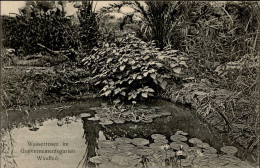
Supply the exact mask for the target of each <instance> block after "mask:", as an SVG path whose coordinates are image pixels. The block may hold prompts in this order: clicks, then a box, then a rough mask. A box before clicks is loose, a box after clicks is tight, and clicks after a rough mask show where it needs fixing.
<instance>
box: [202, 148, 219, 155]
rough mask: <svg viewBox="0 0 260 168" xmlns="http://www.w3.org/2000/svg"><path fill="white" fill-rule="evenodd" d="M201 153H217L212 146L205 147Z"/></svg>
mask: <svg viewBox="0 0 260 168" xmlns="http://www.w3.org/2000/svg"><path fill="white" fill-rule="evenodd" d="M203 153H205V154H216V153H217V149H215V148H213V147H211V146H210V147H206V148H205V149H203Z"/></svg>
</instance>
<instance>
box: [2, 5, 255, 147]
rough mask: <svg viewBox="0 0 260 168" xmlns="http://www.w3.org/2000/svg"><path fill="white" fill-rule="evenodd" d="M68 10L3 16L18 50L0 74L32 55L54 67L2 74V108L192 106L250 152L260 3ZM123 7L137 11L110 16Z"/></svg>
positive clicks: (8, 44) (37, 8)
mask: <svg viewBox="0 0 260 168" xmlns="http://www.w3.org/2000/svg"><path fill="white" fill-rule="evenodd" d="M71 3H73V2H71ZM65 5H66V3H65V2H59V3H54V2H47V1H46V2H40V1H37V2H28V3H27V6H26V7H25V8H24V9H23V10H21V13H20V14H19V15H17V16H16V17H7V16H2V23H3V24H2V25H3V26H2V28H3V35H4V36H3V41H2V42H3V47H4V48H13V49H15V52H14V53H11V52H10V50H6V51H3V52H4V53H3V56H2V60H3V61H4V63H3V65H4V66H3V67H5V65H8V64H9V65H10V64H14V63H16V64H18V63H19V62H18V63H17V61H16V62H15V61H13V59H14V58H16V57H20V58H23V59H24V60H25V59H27V58H28V55H29V56H30V55H38V56H39V57H40V60H41V61H42V62H44V63H46V62H47V64H48V65H49V66H51V67H50V68H53V67H52V66H53V65H55V67H54V68H53V69H51V70H50V69H49V70H48V71H47V72H46V71H42V72H37V71H35V70H29V71H28V70H27V71H26V72H24V73H23V76H20V75H19V76H13V77H12V76H8V75H10V74H8V73H6V74H5V72H3V73H4V76H3V77H2V88H1V92H2V93H3V94H1V101H2V105H3V106H4V107H5V108H9V107H12V106H13V107H14V106H16V107H20V106H22V105H29V106H36V105H40V104H44V103H46V102H47V100H50V99H51V100H56V101H63V100H68V99H75V98H84V97H85V96H84V95H86V94H87V93H89V92H90V91H91V92H93V93H96V94H97V95H98V96H101V97H102V96H104V97H109V98H110V99H117V98H120V99H121V100H122V101H126V102H129V101H130V102H131V101H133V100H136V101H137V100H138V101H139V100H143V99H146V98H148V97H163V98H167V99H170V100H172V101H175V102H178V103H182V104H186V105H191V106H192V107H193V108H195V109H196V110H197V111H198V114H200V116H201V117H202V118H203V119H205V120H206V121H207V122H209V123H210V124H212V125H213V126H215V127H218V128H219V129H220V130H222V131H229V132H232V135H231V136H232V138H233V139H234V140H236V141H238V142H240V144H241V145H243V146H244V147H246V148H249V149H252V150H253V149H256V147H257V145H258V142H259V137H258V135H259V128H258V125H259V120H258V119H259V105H258V103H257V101H259V84H258V83H259V82H257V81H259V49H260V47H259V34H258V32H259V30H260V21H259V18H260V15H259V12H258V11H259V4H258V5H257V3H256V2H226V3H213V2H170V1H169V2H144V3H140V2H127V3H126V2H122V3H117V4H112V5H110V6H109V7H104V8H103V9H101V10H100V11H99V12H95V9H94V3H93V1H84V2H83V3H82V4H79V3H78V2H77V3H74V6H75V7H76V8H78V12H77V14H76V15H73V16H70V17H68V16H66V12H65V11H64V6H65ZM124 6H128V7H131V8H133V9H134V12H132V13H130V14H124V16H123V18H119V19H117V18H115V17H114V16H112V15H109V13H111V12H114V11H120V9H121V8H122V7H124ZM135 18H139V19H135ZM111 20H112V21H111ZM140 20H141V21H140ZM47 25H48V26H47ZM68 49H69V50H68ZM64 50H66V52H64ZM46 51H47V52H46ZM46 55H47V56H48V59H46V58H45V56H46ZM61 58H63V59H61ZM10 60H12V61H10ZM7 74H8V75H7ZM14 80H16V81H17V82H14ZM212 118H213V119H212ZM216 118H217V119H216Z"/></svg>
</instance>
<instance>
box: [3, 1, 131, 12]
mask: <svg viewBox="0 0 260 168" xmlns="http://www.w3.org/2000/svg"><path fill="white" fill-rule="evenodd" d="M116 2H118V1H98V2H97V6H96V9H97V10H98V9H100V8H101V7H103V6H108V5H109V4H110V3H116ZM24 6H25V1H1V15H9V13H17V14H18V13H19V10H18V9H19V8H22V7H24ZM74 10H75V9H72V10H71V11H69V12H70V13H73V12H74ZM126 10H129V9H126Z"/></svg>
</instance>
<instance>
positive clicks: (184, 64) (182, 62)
mask: <svg viewBox="0 0 260 168" xmlns="http://www.w3.org/2000/svg"><path fill="white" fill-rule="evenodd" d="M179 64H180V65H183V66H185V67H186V68H188V65H187V64H186V62H185V61H181V62H180V63H179Z"/></svg>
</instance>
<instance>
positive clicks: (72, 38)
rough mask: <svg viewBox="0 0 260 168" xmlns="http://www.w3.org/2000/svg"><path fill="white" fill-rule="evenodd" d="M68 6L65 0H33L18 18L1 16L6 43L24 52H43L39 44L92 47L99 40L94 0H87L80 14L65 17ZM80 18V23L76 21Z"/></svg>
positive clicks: (8, 46) (49, 46)
mask: <svg viewBox="0 0 260 168" xmlns="http://www.w3.org/2000/svg"><path fill="white" fill-rule="evenodd" d="M65 5H66V3H65V2H62V1H59V2H53V1H44V2H43V1H32V2H27V5H26V7H25V8H24V9H21V10H20V14H19V15H16V17H8V16H2V21H3V46H4V47H7V48H14V49H15V50H16V51H20V52H22V54H24V55H28V54H35V53H39V52H41V51H42V50H41V49H42V48H41V47H39V46H38V44H41V45H43V46H45V47H47V48H49V49H51V50H58V51H59V50H62V49H67V48H73V49H75V50H77V49H80V48H83V49H85V50H86V52H87V51H88V50H90V49H92V47H94V46H96V45H97V40H98V27H97V21H96V13H95V12H94V9H93V1H84V2H83V3H82V5H81V6H79V7H78V8H79V9H78V15H77V16H66V11H65V10H64V6H65ZM77 19H78V20H79V23H77V22H74V20H77ZM78 24H79V25H78Z"/></svg>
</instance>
